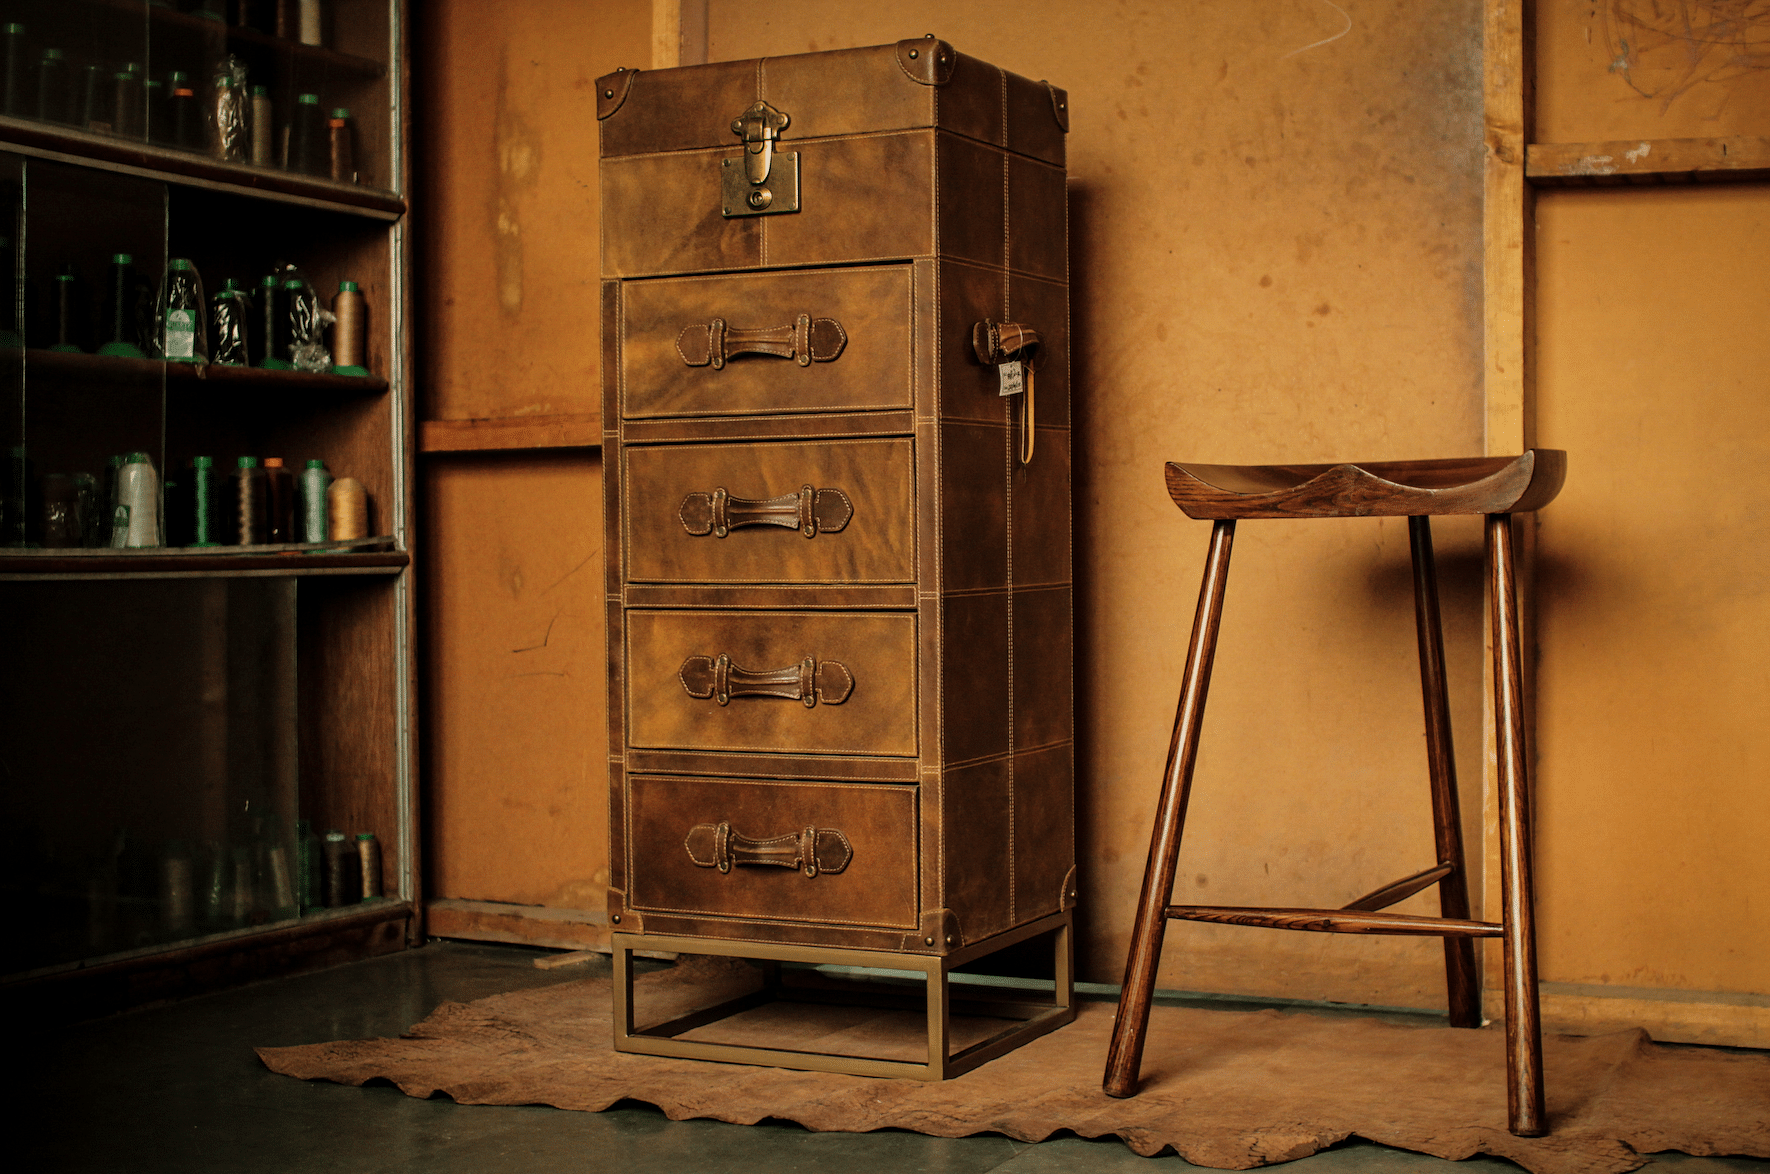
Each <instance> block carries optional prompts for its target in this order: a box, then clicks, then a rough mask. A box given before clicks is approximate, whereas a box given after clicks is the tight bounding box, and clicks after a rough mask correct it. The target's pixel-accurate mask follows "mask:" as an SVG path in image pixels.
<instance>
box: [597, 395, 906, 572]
mask: <svg viewBox="0 0 1770 1174" xmlns="http://www.w3.org/2000/svg"><path fill="white" fill-rule="evenodd" d="M790 374H797V372H791V373H790ZM623 456H624V458H625V463H626V482H627V485H626V488H627V534H628V536H629V541H628V549H627V552H626V557H627V566H628V571H627V576H628V578H629V579H630V580H633V581H651V582H675V583H694V582H703V583H712V582H723V583H907V582H911V581H913V580H914V578H915V574H916V564H915V553H916V551H915V502H914V500H913V498H914V495H913V494H912V493H911V486H910V469H911V465H912V463H913V461H914V452H913V445H912V442H911V441H909V440H907V439H904V440H856V441H834V442H820V443H790V442H789V443H776V444H716V445H711V444H684V445H662V446H640V447H634V448H628V449H626V450H625V451H624V453H623ZM802 485H810V486H812V487H813V488H814V489H817V490H836V491H839V492H840V493H841V494H842V495H843V496H844V497H845V498H847V500H848V501H849V502H850V503H851V504H852V507H853V516H852V517H851V518H850V519H849V520H848V522H847V524H846V525H845V526H843V528H842V529H841V530H839V531H836V532H835V533H828V532H820V533H818V534H817V535H816V536H815V537H812V538H806V537H805V536H804V535H803V534H801V533H800V532H799V531H798V530H797V529H791V528H787V527H782V526H773V525H762V526H755V525H752V526H743V527H738V528H734V529H732V530H731V532H730V533H729V534H727V535H726V536H725V537H724V538H719V537H716V536H714V535H712V534H701V535H699V536H696V535H694V534H691V533H690V532H689V530H688V529H687V528H686V527H685V526H684V525H683V522H682V519H681V517H680V514H681V509H682V502H683V498H684V496H685V495H687V494H689V493H705V494H710V493H712V492H713V490H714V489H715V488H723V489H725V490H727V491H728V492H729V493H730V494H731V495H733V496H734V497H740V498H746V499H752V500H757V499H764V498H772V497H775V496H777V495H780V494H789V493H794V492H796V491H797V490H798V489H799V488H800V486H802Z"/></svg>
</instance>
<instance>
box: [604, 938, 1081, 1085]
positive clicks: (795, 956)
mask: <svg viewBox="0 0 1770 1174" xmlns="http://www.w3.org/2000/svg"><path fill="white" fill-rule="evenodd" d="M1073 924H1074V919H1073V915H1072V914H1071V913H1070V912H1069V911H1068V910H1065V911H1064V912H1061V913H1054V914H1052V915H1051V916H1049V917H1043V918H1040V919H1039V920H1038V921H1034V922H1030V923H1028V924H1026V925H1023V926H1020V927H1019V928H1017V929H1012V930H1009V931H1008V932H1006V933H1001V934H997V935H996V936H995V937H992V938H986V939H985V940H983V941H981V942H977V943H974V944H972V945H969V946H966V947H964V948H963V949H959V950H954V951H952V952H951V953H949V954H944V955H932V954H898V953H891V952H887V951H884V950H842V949H835V948H832V947H825V946H793V945H785V944H780V943H775V942H742V941H731V940H721V939H715V938H688V937H674V936H670V935H666V934H628V933H616V934H612V935H611V937H612V939H613V945H614V967H615V973H614V992H615V1006H614V1029H615V1030H614V1035H615V1051H617V1052H637V1053H640V1054H643V1055H650V1056H677V1057H681V1058H684V1059H689V1060H719V1061H723V1062H725V1063H729V1064H759V1065H766V1066H769V1067H773V1068H795V1069H801V1070H804V1071H807V1072H846V1073H848V1074H850V1075H853V1076H895V1077H899V1078H903V1079H908V1080H950V1079H951V1078H953V1077H955V1076H959V1075H961V1074H963V1073H966V1072H969V1071H971V1070H972V1069H973V1068H976V1067H977V1066H978V1065H980V1064H984V1063H987V1062H988V1061H990V1060H993V1059H995V1058H996V1057H997V1056H1001V1055H1005V1054H1006V1053H1008V1052H1011V1051H1013V1050H1014V1049H1015V1048H1018V1047H1020V1046H1021V1045H1022V1044H1025V1043H1028V1042H1030V1041H1032V1040H1034V1039H1037V1038H1038V1037H1039V1036H1041V1035H1045V1034H1046V1033H1048V1032H1051V1031H1055V1030H1056V1029H1057V1028H1059V1027H1062V1026H1063V1025H1064V1024H1066V1023H1069V1022H1071V1021H1072V1020H1074V1019H1075V1017H1076V1008H1075V968H1074V944H1073V941H1072V929H1073ZM1053 931H1055V952H1056V962H1057V969H1056V977H1057V981H1056V989H1055V990H1053V992H1052V1001H1051V1002H1050V1003H1035V1002H1028V1001H1026V1000H1023V999H1015V998H1011V997H1009V998H999V999H998V998H980V999H969V998H968V999H963V1000H959V1001H957V1002H955V1001H954V1000H953V998H952V994H951V990H950V985H949V982H948V975H949V973H950V972H951V971H952V970H953V969H954V968H956V967H959V966H963V965H965V964H967V963H969V962H975V961H976V960H977V959H979V958H984V957H987V956H989V955H990V954H993V953H995V952H996V951H998V950H1002V949H1005V948H1007V947H1008V946H1012V945H1015V944H1016V943H1019V942H1023V941H1026V940H1027V939H1028V938H1033V937H1037V936H1038V935H1040V934H1044V933H1052V932H1053ZM635 950H667V951H673V952H675V953H679V954H713V955H717V956H719V957H723V958H750V959H756V960H760V961H767V962H777V963H778V962H804V963H811V964H813V965H820V966H864V967H873V968H877V969H882V970H909V971H920V972H921V973H922V975H923V976H924V977H925V979H926V995H925V999H924V1000H923V1001H925V1003H926V1006H927V1012H928V1059H927V1061H926V1062H917V1061H911V1060H879V1059H873V1058H869V1057H865V1056H842V1055H834V1054H830V1053H826V1052H801V1051H793V1050H789V1049H782V1048H758V1047H749V1046H744V1045H738V1044H715V1043H702V1042H698V1041H694V1040H681V1039H675V1038H672V1037H674V1036H677V1035H680V1034H681V1033H683V1032H685V1031H690V1030H693V1029H694V1028H696V1027H702V1026H705V1025H706V1024H709V1023H716V1022H718V1021H719V1020H721V1019H724V1018H727V1017H728V1016H731V1015H736V1014H738V1013H739V1012H742V1011H747V1010H749V1009H751V1008H753V1007H757V1006H761V1005H763V1004H765V1003H768V1002H772V1001H775V1000H776V998H778V997H790V993H789V992H787V991H786V990H785V989H784V988H782V987H781V986H780V984H779V982H778V977H777V976H778V967H775V968H768V969H767V970H766V971H765V982H764V988H763V989H762V990H761V991H759V992H757V993H755V994H750V995H744V996H741V997H739V998H736V999H732V1000H729V1001H727V1002H724V1003H721V1004H719V1005H718V1006H716V1007H709V1008H707V1009H706V1010H704V1011H697V1012H695V1013H694V1014H692V1015H686V1016H683V1017H681V1018H679V1019H674V1020H671V1021H669V1022H667V1023H660V1024H656V1025H653V1026H651V1027H647V1028H644V1029H636V1028H635V1026H634V1022H633V953H634V951H635ZM799 993H812V992H799ZM868 1001H869V1002H871V1001H874V1000H868ZM877 1001H879V1002H881V1003H882V1004H883V1003H884V1002H886V1001H888V997H882V998H880V999H879V1000H877ZM955 1009H958V1010H961V1011H967V1010H975V1011H977V1012H980V1013H987V1014H990V1015H994V1016H1001V1017H1005V1018H1013V1019H1018V1020H1020V1022H1019V1023H1018V1024H1016V1025H1015V1026H1013V1027H1009V1028H1007V1029H1005V1030H1003V1031H1001V1032H999V1033H997V1034H996V1035H994V1036H992V1037H990V1038H989V1039H986V1040H981V1041H979V1042H977V1043H975V1044H972V1045H971V1046H970V1047H968V1048H965V1049H964V1050H962V1051H960V1052H957V1053H952V1052H951V1051H950V1047H951V1044H950V1020H951V1016H952V1013H953V1011H954V1010H955Z"/></svg>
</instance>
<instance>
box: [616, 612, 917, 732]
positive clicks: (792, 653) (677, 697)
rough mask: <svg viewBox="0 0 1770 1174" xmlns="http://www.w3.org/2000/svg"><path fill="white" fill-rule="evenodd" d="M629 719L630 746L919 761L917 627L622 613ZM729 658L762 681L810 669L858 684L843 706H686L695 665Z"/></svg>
mask: <svg viewBox="0 0 1770 1174" xmlns="http://www.w3.org/2000/svg"><path fill="white" fill-rule="evenodd" d="M626 620H627V673H628V681H627V707H628V708H627V714H628V723H629V730H630V742H631V744H632V745H634V746H643V747H655V748H658V749H683V750H753V751H777V752H789V753H790V752H796V751H797V752H809V753H814V754H887V755H901V756H904V757H914V755H915V753H916V620H915V617H914V616H913V615H908V614H903V613H885V614H841V613H834V614H832V613H827V612H733V611H693V612H690V611H648V610H630V611H628V612H627V617H626ZM721 654H723V655H725V656H729V657H730V658H731V659H732V660H733V661H734V662H736V663H737V664H738V665H741V666H742V667H744V668H746V669H751V670H755V671H758V672H766V671H770V670H774V669H781V668H786V667H788V666H790V665H796V664H798V663H799V662H800V661H801V660H803V659H804V658H805V657H811V658H813V659H814V660H817V661H826V660H830V661H836V662H838V663H840V664H841V665H843V666H845V667H846V668H847V669H848V670H849V672H850V673H852V675H853V678H854V685H853V691H852V692H851V694H850V695H849V696H848V697H847V699H846V700H844V701H843V702H842V703H841V704H839V705H828V704H822V703H820V704H818V705H816V706H813V707H811V708H807V707H806V706H805V705H803V704H802V703H800V702H799V701H795V700H792V699H790V698H785V697H733V698H731V701H730V704H728V705H720V704H719V703H718V702H717V701H716V700H714V699H712V698H696V697H693V696H690V695H689V692H688V690H687V689H686V688H685V687H684V685H683V682H682V679H681V677H680V676H679V674H680V672H681V669H682V664H683V662H684V661H685V660H687V659H688V658H689V657H691V656H707V657H717V656H720V655H721Z"/></svg>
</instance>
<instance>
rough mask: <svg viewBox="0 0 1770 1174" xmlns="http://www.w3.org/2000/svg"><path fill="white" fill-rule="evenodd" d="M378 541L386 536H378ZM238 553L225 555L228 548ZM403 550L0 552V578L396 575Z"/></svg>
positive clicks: (402, 561) (242, 548)
mask: <svg viewBox="0 0 1770 1174" xmlns="http://www.w3.org/2000/svg"><path fill="white" fill-rule="evenodd" d="M380 541H381V542H383V543H391V542H392V539H390V538H383V539H381V540H380ZM235 551H237V552H239V553H230V552H235ZM411 561H412V559H411V556H410V555H409V554H407V553H406V552H405V551H403V550H380V551H365V552H347V553H322V552H320V551H317V550H314V549H313V548H311V547H309V548H306V549H303V548H300V547H255V546H234V547H225V546H224V547H216V548H206V549H200V550H199V549H195V548H191V547H147V548H143V549H138V550H110V549H102V548H101V549H73V550H6V551H0V581H7V582H16V581H20V580H33V579H45V580H47V579H242V578H254V579H271V578H291V577H302V576H308V575H397V574H399V573H400V571H402V570H403V569H405V567H406V566H407V565H409V564H410V563H411Z"/></svg>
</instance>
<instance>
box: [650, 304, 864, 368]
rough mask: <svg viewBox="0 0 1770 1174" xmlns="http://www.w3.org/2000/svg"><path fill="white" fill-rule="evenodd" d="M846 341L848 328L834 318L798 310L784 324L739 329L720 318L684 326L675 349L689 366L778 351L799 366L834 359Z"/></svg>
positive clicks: (722, 364) (721, 363)
mask: <svg viewBox="0 0 1770 1174" xmlns="http://www.w3.org/2000/svg"><path fill="white" fill-rule="evenodd" d="M847 345H848V332H847V331H846V330H843V329H842V324H841V323H840V322H838V321H836V320H835V319H834V318H813V317H812V316H811V315H809V314H801V315H799V316H798V317H797V318H795V319H793V321H792V322H790V323H788V324H787V325H785V326H769V327H765V328H763V329H761V330H739V329H737V328H736V327H734V326H731V325H730V324H728V323H727V322H726V321H725V319H723V318H715V319H713V320H712V321H711V322H696V323H693V324H691V325H689V326H684V327H683V328H682V332H681V333H680V334H678V335H677V336H676V353H677V354H679V355H681V356H682V361H683V362H684V363H687V364H688V365H689V366H690V367H706V366H708V365H711V366H712V368H713V370H715V371H719V370H722V369H724V367H725V361H726V360H727V359H729V358H731V357H732V356H733V355H778V356H779V357H781V358H783V359H791V360H793V361H794V362H795V363H798V364H799V365H800V366H801V367H809V366H811V364H812V363H814V362H815V363H833V362H835V361H836V359H838V358H839V357H841V354H842V350H843V348H844V347H846V346H847Z"/></svg>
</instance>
